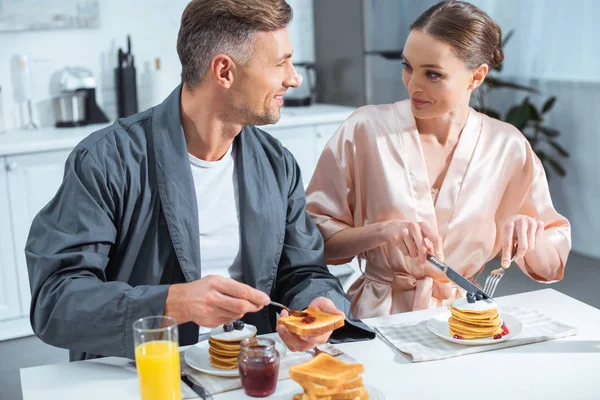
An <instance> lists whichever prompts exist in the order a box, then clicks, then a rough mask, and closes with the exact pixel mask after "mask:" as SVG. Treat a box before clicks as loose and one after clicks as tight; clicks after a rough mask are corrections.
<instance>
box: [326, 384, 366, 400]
mask: <svg viewBox="0 0 600 400" xmlns="http://www.w3.org/2000/svg"><path fill="white" fill-rule="evenodd" d="M329 397H330V398H331V400H354V399H360V400H363V399H364V400H368V398H369V392H367V389H365V387H364V386H361V387H357V388H354V389H350V390H345V391H343V392H339V393H335V394H332V395H331V396H329Z"/></svg>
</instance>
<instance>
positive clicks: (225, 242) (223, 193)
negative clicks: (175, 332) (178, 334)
mask: <svg viewBox="0 0 600 400" xmlns="http://www.w3.org/2000/svg"><path fill="white" fill-rule="evenodd" d="M188 156H189V159H190V164H191V168H192V177H193V179H194V186H195V188H196V201H197V204H198V224H199V226H200V262H201V265H202V276H206V275H221V276H224V277H226V278H232V279H235V280H237V281H241V279H242V256H241V247H240V207H239V195H238V182H237V173H236V168H235V149H234V146H233V145H232V146H231V147H230V148H229V150H227V153H226V154H225V155H224V156H223V158H222V159H220V160H218V161H204V160H200V159H198V158H196V157H194V156H192V155H191V154H188ZM209 331H210V329H208V328H203V327H200V334H204V333H206V332H209Z"/></svg>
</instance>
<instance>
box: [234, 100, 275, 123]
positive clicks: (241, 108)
mask: <svg viewBox="0 0 600 400" xmlns="http://www.w3.org/2000/svg"><path fill="white" fill-rule="evenodd" d="M223 112H224V114H225V117H226V119H227V120H229V121H231V122H234V123H236V124H240V125H243V126H249V125H252V126H260V125H271V124H275V123H276V122H278V121H279V119H280V118H281V114H280V111H279V109H278V108H271V109H270V110H267V111H263V112H258V111H255V110H252V109H251V108H249V107H247V106H245V105H241V104H236V103H235V102H230V103H229V104H227V105H226V106H225V108H224V110H223Z"/></svg>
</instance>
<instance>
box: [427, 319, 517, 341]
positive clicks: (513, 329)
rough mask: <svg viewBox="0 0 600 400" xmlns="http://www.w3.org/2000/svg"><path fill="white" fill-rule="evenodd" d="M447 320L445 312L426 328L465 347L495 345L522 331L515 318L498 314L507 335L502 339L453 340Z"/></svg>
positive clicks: (428, 322) (428, 323)
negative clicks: (505, 327)
mask: <svg viewBox="0 0 600 400" xmlns="http://www.w3.org/2000/svg"><path fill="white" fill-rule="evenodd" d="M448 318H450V313H449V312H445V313H443V314H439V315H436V316H435V317H433V318H431V319H430V320H429V321H427V328H429V330H430V331H431V332H433V333H434V334H436V335H437V336H439V337H441V338H442V339H445V340H447V341H449V342H452V343H458V344H463V345H466V346H478V345H482V344H495V343H502V342H506V341H507V340H510V339H512V338H514V337H515V336H517V335H518V334H520V333H521V332H522V331H523V323H522V322H521V321H520V320H519V319H518V318H516V317H513V316H512V315H510V314H504V313H501V314H500V318H502V321H503V322H504V323H505V324H506V326H507V327H508V335H505V336H502V339H494V338H493V337H492V336H489V337H486V338H481V339H469V340H466V339H454V338H453V337H452V336H451V335H450V327H449V326H448Z"/></svg>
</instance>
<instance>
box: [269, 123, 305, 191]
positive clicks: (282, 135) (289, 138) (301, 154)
mask: <svg viewBox="0 0 600 400" xmlns="http://www.w3.org/2000/svg"><path fill="white" fill-rule="evenodd" d="M268 132H269V133H270V134H271V135H273V136H274V137H276V138H277V139H278V140H279V141H280V142H281V144H282V145H283V146H284V147H285V148H286V149H288V150H289V151H290V152H291V153H292V154H293V155H294V158H295V159H296V162H297V163H298V166H299V167H300V171H301V172H302V182H303V183H304V184H305V185H307V184H308V181H309V180H310V177H311V176H312V174H313V172H314V171H315V164H316V162H317V160H316V157H317V155H316V153H315V151H316V140H315V139H316V138H315V127H314V126H313V125H307V126H301V127H298V128H281V129H274V128H272V129H269V130H268Z"/></svg>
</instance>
